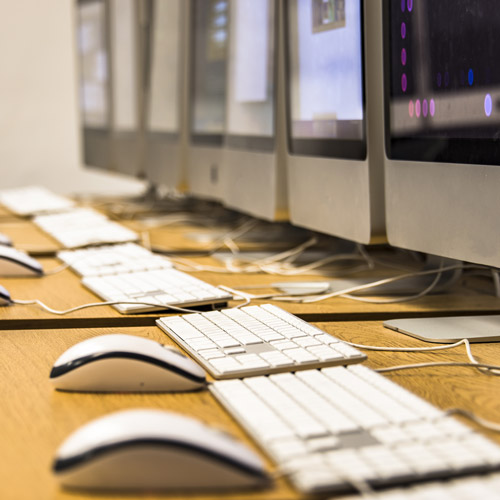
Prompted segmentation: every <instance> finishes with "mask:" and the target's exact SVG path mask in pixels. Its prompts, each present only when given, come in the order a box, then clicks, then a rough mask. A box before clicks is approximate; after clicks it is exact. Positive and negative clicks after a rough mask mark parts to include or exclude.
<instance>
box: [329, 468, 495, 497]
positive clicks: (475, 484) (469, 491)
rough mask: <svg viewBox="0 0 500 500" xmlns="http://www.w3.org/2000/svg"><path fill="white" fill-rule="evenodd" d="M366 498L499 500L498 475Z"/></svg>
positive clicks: (380, 493) (398, 489) (392, 490)
mask: <svg viewBox="0 0 500 500" xmlns="http://www.w3.org/2000/svg"><path fill="white" fill-rule="evenodd" d="M357 498H358V497H357ZM368 498H369V499H370V500H498V499H499V498H500V474H498V473H496V474H495V473H493V474H485V475H480V476H472V477H461V478H458V479H452V480H449V481H436V482H432V483H423V484H414V485H411V486H406V487H402V488H393V489H390V490H386V491H380V492H375V493H374V494H372V495H371V496H369V497H368ZM337 500H353V497H352V496H349V497H342V498H338V499H337Z"/></svg>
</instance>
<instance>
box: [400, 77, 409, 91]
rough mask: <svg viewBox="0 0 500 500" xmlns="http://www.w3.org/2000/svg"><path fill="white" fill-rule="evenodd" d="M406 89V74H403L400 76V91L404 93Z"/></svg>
mask: <svg viewBox="0 0 500 500" xmlns="http://www.w3.org/2000/svg"><path fill="white" fill-rule="evenodd" d="M407 88H408V80H407V78H406V73H403V76H401V90H402V91H403V92H406V89H407Z"/></svg>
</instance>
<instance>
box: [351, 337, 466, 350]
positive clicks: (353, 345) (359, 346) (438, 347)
mask: <svg viewBox="0 0 500 500" xmlns="http://www.w3.org/2000/svg"><path fill="white" fill-rule="evenodd" d="M343 342H344V343H345V344H348V345H350V346H352V347H357V348H358V349H366V350H367V351H387V352H425V351H443V350H445V349H453V348H454V347H459V346H461V345H462V344H465V345H467V344H468V340H467V339H462V340H459V341H458V342H455V343H454V344H445V345H436V346H431V347H382V346H380V347H379V346H372V345H363V344H355V343H354V342H347V341H345V340H343Z"/></svg>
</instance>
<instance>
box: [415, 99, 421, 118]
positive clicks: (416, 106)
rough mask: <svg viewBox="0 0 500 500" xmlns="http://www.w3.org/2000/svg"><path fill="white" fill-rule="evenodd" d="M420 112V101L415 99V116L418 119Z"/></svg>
mask: <svg viewBox="0 0 500 500" xmlns="http://www.w3.org/2000/svg"><path fill="white" fill-rule="evenodd" d="M420 110H421V105H420V99H417V101H416V102H415V114H416V115H417V118H420Z"/></svg>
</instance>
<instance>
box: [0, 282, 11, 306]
mask: <svg viewBox="0 0 500 500" xmlns="http://www.w3.org/2000/svg"><path fill="white" fill-rule="evenodd" d="M10 304H12V299H11V297H10V293H9V292H8V291H7V290H6V289H5V288H4V287H3V286H2V285H0V306H8V305H10Z"/></svg>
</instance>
